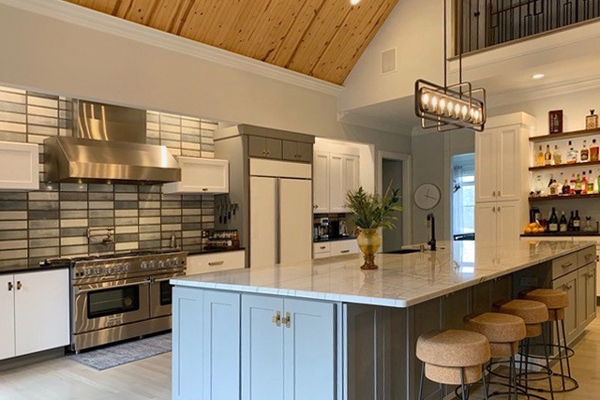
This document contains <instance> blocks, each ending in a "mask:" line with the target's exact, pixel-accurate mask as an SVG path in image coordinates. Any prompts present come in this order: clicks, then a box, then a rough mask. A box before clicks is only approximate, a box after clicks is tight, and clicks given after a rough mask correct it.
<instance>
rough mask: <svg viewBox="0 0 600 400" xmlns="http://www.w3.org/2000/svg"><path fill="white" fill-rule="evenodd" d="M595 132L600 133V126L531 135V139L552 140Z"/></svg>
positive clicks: (541, 141)
mask: <svg viewBox="0 0 600 400" xmlns="http://www.w3.org/2000/svg"><path fill="white" fill-rule="evenodd" d="M593 134H600V128H597V129H584V130H581V131H571V132H563V133H551V134H549V135H543V136H534V137H530V138H529V141H530V142H533V143H543V142H551V141H553V140H559V139H573V138H578V137H584V136H590V135H593Z"/></svg>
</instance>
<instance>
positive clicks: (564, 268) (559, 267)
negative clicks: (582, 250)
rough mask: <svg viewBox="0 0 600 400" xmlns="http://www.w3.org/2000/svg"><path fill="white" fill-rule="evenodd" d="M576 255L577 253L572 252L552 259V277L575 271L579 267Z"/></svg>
mask: <svg viewBox="0 0 600 400" xmlns="http://www.w3.org/2000/svg"><path fill="white" fill-rule="evenodd" d="M577 256H578V254H577V253H573V254H568V255H566V256H563V257H559V258H557V259H554V260H552V279H556V278H558V277H559V276H563V275H565V274H568V273H569V272H571V271H575V270H576V269H577V268H578V267H579V264H578V261H577Z"/></svg>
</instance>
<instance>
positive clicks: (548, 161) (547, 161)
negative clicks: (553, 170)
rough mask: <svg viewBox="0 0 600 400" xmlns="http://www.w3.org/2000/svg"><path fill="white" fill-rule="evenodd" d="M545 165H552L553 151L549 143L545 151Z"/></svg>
mask: <svg viewBox="0 0 600 400" xmlns="http://www.w3.org/2000/svg"><path fill="white" fill-rule="evenodd" d="M544 165H546V166H548V165H552V153H551V152H550V145H549V144H547V145H546V151H545V152H544Z"/></svg>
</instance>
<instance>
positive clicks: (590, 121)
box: [585, 110, 598, 129]
mask: <svg viewBox="0 0 600 400" xmlns="http://www.w3.org/2000/svg"><path fill="white" fill-rule="evenodd" d="M594 111H595V110H590V115H588V116H586V117H585V129H596V128H598V115H597V114H594Z"/></svg>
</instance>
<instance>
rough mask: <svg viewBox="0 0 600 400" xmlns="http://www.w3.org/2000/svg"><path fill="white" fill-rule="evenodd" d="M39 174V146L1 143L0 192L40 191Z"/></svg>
mask: <svg viewBox="0 0 600 400" xmlns="http://www.w3.org/2000/svg"><path fill="white" fill-rule="evenodd" d="M39 174H40V167H39V148H38V145H37V144H33V143H15V142H0V190H38V189H39V188H40V178H39Z"/></svg>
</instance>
